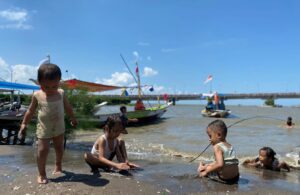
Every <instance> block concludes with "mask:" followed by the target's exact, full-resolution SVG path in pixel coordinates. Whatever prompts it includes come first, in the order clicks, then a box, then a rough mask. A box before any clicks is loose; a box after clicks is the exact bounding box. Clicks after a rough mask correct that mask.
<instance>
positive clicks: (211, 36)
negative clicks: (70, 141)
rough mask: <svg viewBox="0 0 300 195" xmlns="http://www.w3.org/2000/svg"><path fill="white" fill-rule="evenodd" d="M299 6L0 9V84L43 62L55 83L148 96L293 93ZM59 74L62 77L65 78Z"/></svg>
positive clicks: (155, 3)
mask: <svg viewBox="0 0 300 195" xmlns="http://www.w3.org/2000/svg"><path fill="white" fill-rule="evenodd" d="M299 19H300V1H296V0H295V1H293V0H290V1H276V0H264V1H258V0H249V1H246V0H235V1H231V0H228V1H223V0H201V1H200V0H199V1H196V0H185V1H184V0H181V1H180V0H177V1H175V0H152V1H149V0H148V1H145V0H119V1H116V0H101V1H100V0H99V1H92V0H86V1H82V0H44V1H34V0H26V1H21V0H3V1H0V68H1V72H0V78H1V79H4V80H10V79H11V76H10V75H11V74H10V71H11V70H13V81H15V80H17V82H23V83H24V82H27V81H28V78H29V77H35V76H36V68H37V66H38V63H39V61H40V60H42V59H43V58H45V56H46V55H47V54H50V55H51V61H52V62H53V63H56V64H58V65H59V66H60V67H61V69H62V71H63V73H64V75H63V77H64V78H65V79H66V78H70V77H75V78H78V79H81V80H86V81H91V82H101V83H105V84H116V85H132V84H133V83H134V80H133V79H132V78H131V76H130V74H129V73H128V71H127V70H126V67H125V66H124V64H123V62H122V59H121V58H120V53H122V54H123V56H124V57H125V59H126V60H127V62H128V64H129V66H130V67H131V69H132V71H134V68H135V65H134V62H135V61H136V60H138V62H139V64H140V70H141V74H142V76H141V79H142V83H143V84H149V85H154V89H155V91H156V93H178V94H179V93H202V92H208V91H209V84H206V85H204V83H203V82H204V81H205V79H206V78H207V76H208V75H209V74H211V75H212V76H213V80H212V88H213V90H216V91H219V92H220V93H234V92H237V93H256V92H299V91H300V77H299V72H300V55H299V53H300V36H299V35H300V25H299ZM65 70H68V72H69V73H68V75H67V74H66V73H65Z"/></svg>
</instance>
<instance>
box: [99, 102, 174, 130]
mask: <svg viewBox="0 0 300 195" xmlns="http://www.w3.org/2000/svg"><path fill="white" fill-rule="evenodd" d="M170 105H172V103H171V102H169V103H168V104H164V105H158V106H153V107H150V108H146V109H145V110H134V111H127V117H128V118H129V119H138V121H137V122H134V123H133V122H132V123H130V122H129V125H133V124H135V125H142V124H145V123H151V122H154V121H156V120H157V119H159V118H160V117H161V116H162V115H163V114H164V113H165V112H166V111H167V108H168V107H169V106H170ZM119 114H120V113H118V112H114V113H109V114H99V115H95V116H96V117H97V118H98V120H99V121H100V124H101V125H104V123H105V121H106V120H107V118H108V117H109V116H111V115H119Z"/></svg>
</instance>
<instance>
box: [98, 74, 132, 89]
mask: <svg viewBox="0 0 300 195" xmlns="http://www.w3.org/2000/svg"><path fill="white" fill-rule="evenodd" d="M96 83H101V84H106V85H116V86H130V85H132V84H133V83H134V80H133V78H132V76H131V75H130V74H129V73H127V72H115V73H113V74H112V75H111V78H109V79H96Z"/></svg>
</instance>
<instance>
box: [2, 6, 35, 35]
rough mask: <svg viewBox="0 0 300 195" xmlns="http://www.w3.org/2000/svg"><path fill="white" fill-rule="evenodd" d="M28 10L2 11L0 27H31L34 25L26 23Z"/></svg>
mask: <svg viewBox="0 0 300 195" xmlns="http://www.w3.org/2000/svg"><path fill="white" fill-rule="evenodd" d="M28 18H29V15H28V12H27V11H26V10H24V9H17V8H16V9H7V10H2V11H0V19H2V20H0V22H1V23H0V29H23V30H28V29H31V28H32V26H31V25H29V24H26V22H27V21H28Z"/></svg>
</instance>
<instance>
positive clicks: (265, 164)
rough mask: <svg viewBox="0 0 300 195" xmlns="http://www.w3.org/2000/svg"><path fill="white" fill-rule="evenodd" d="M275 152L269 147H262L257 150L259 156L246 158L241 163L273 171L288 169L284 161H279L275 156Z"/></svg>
mask: <svg viewBox="0 0 300 195" xmlns="http://www.w3.org/2000/svg"><path fill="white" fill-rule="evenodd" d="M275 155H276V152H275V151H274V150H273V149H272V148H270V147H263V148H261V149H260V150H259V156H258V157H257V158H255V159H251V160H250V159H247V160H245V161H244V162H243V165H246V166H250V167H257V168H263V169H269V170H273V171H280V170H281V169H285V170H287V171H290V167H289V165H288V164H287V163H285V162H279V161H278V159H277V158H275Z"/></svg>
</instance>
